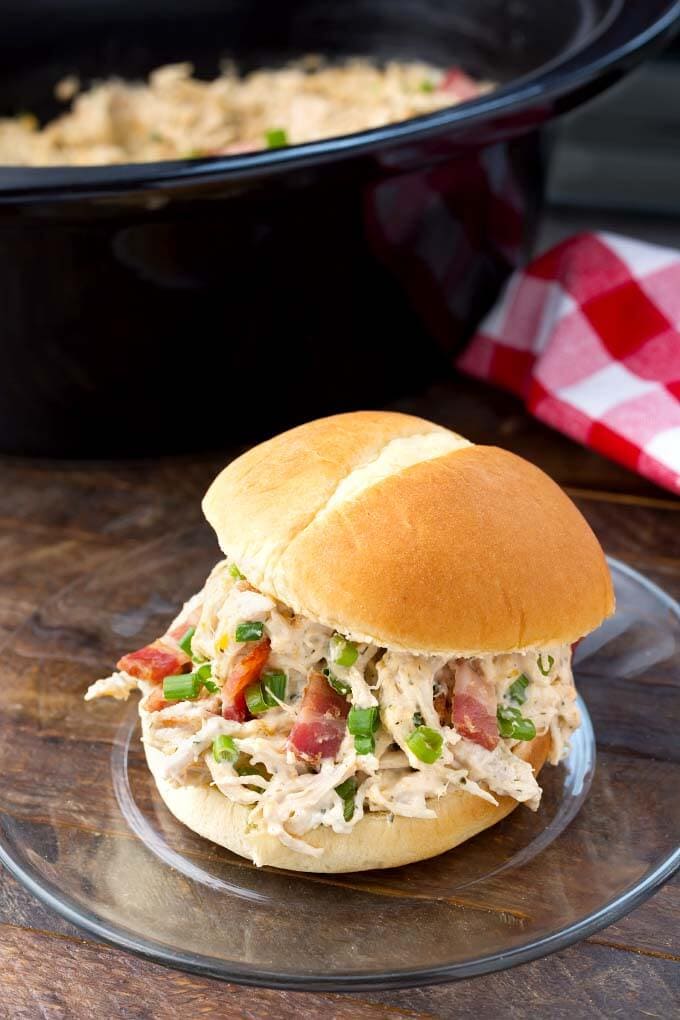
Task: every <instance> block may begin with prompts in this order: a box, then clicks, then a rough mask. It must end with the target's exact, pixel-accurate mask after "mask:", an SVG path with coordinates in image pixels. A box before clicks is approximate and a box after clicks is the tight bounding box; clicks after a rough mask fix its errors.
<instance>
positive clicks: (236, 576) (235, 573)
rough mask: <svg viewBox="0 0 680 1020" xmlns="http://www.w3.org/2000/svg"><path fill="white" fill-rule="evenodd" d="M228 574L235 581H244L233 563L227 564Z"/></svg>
mask: <svg viewBox="0 0 680 1020" xmlns="http://www.w3.org/2000/svg"><path fill="white" fill-rule="evenodd" d="M229 573H230V574H231V576H232V577H233V578H234V580H235V581H245V577H244V575H243V574H242V573H241V571H240V570H239V569H238V567H237V566H236V564H235V563H230V564H229Z"/></svg>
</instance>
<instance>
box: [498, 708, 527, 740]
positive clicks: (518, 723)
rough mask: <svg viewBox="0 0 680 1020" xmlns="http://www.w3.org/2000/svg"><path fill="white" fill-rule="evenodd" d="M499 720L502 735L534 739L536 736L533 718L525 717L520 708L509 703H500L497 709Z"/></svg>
mask: <svg viewBox="0 0 680 1020" xmlns="http://www.w3.org/2000/svg"><path fill="white" fill-rule="evenodd" d="M496 719H497V720H498V732H499V733H500V735H501V736H502V737H506V738H510V739H511V740H533V739H534V737H535V736H536V727H535V726H534V724H533V723H532V721H531V719H524V718H523V717H522V714H521V712H520V710H519V709H518V708H512V707H511V706H509V705H499V706H498V708H497V710H496Z"/></svg>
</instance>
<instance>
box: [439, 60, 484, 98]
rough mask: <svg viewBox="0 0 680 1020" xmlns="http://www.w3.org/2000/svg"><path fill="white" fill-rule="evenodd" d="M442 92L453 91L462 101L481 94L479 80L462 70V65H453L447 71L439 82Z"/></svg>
mask: <svg viewBox="0 0 680 1020" xmlns="http://www.w3.org/2000/svg"><path fill="white" fill-rule="evenodd" d="M439 90H440V92H453V93H454V94H455V95H456V96H457V97H458V99H460V101H461V102H464V101H465V100H466V99H474V98H475V96H478V95H479V85H478V84H477V82H476V81H475V80H474V79H473V78H471V77H470V75H469V74H466V73H465V71H462V70H461V69H460V67H452V68H451V69H450V70H449V71H447V72H446V74H445V75H444V77H443V78H442V80H441V82H440V84H439Z"/></svg>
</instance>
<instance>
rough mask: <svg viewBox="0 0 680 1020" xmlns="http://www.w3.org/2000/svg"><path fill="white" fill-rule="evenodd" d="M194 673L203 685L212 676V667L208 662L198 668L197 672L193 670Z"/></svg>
mask: <svg viewBox="0 0 680 1020" xmlns="http://www.w3.org/2000/svg"><path fill="white" fill-rule="evenodd" d="M194 673H195V675H196V676H197V677H198V679H199V680H200V681H201V683H205V682H206V680H209V679H210V677H211V676H212V666H211V664H210V663H209V662H206V663H204V664H203V665H202V666H199V667H198V669H197V670H194Z"/></svg>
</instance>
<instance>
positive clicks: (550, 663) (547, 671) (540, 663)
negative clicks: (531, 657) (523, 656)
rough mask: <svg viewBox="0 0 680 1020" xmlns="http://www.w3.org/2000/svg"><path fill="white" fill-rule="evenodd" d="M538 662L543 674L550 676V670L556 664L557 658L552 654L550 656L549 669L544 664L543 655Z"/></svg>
mask: <svg viewBox="0 0 680 1020" xmlns="http://www.w3.org/2000/svg"><path fill="white" fill-rule="evenodd" d="M537 662H538V668H539V669H540V671H541V673H542V674H543V676H549V675H550V670H551V669H552V668H553V666H554V665H555V660H554V659H553V657H552V655H549V656H548V668H547V669H545V667H544V666H543V656H542V655H539V657H538V660H537Z"/></svg>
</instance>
